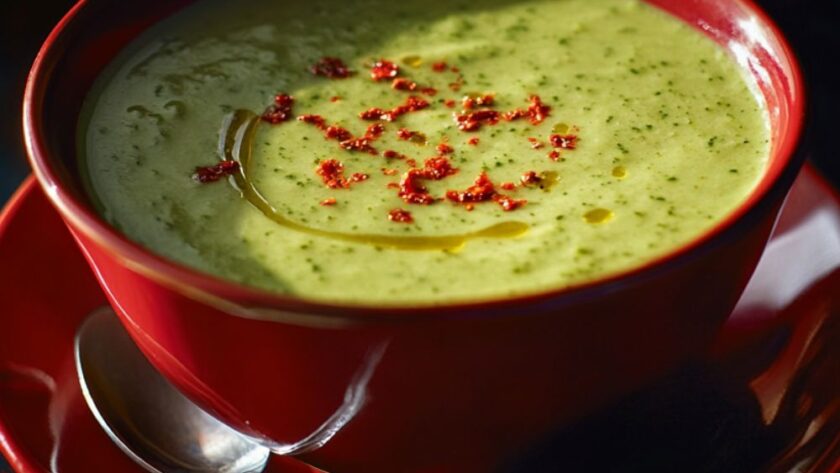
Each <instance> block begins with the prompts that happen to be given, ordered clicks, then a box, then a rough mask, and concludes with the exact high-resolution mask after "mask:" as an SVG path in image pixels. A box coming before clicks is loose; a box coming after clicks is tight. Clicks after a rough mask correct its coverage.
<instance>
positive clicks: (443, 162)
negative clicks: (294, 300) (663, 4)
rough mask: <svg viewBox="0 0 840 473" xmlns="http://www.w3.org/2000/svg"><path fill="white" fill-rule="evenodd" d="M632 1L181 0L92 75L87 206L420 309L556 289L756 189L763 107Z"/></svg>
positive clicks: (302, 285)
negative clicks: (186, 3) (183, 1)
mask: <svg viewBox="0 0 840 473" xmlns="http://www.w3.org/2000/svg"><path fill="white" fill-rule="evenodd" d="M752 89H753V88H752V86H751V85H750V82H749V81H748V79H747V78H746V77H745V76H744V75H743V74H742V72H741V69H740V68H739V67H738V65H737V64H736V63H735V62H734V60H733V59H732V57H730V56H729V55H728V53H727V52H726V51H724V50H723V49H722V48H720V47H719V46H718V45H716V44H715V43H713V42H712V41H711V40H710V39H708V38H706V37H705V36H703V35H702V34H700V33H699V32H697V31H695V30H694V29H692V28H691V27H689V26H687V25H684V24H683V23H681V22H679V21H678V20H676V19H674V18H671V17H669V16H668V15H666V14H665V13H663V12H660V11H659V10H656V9H655V8H653V7H650V6H647V5H645V4H643V3H641V2H639V1H635V0H599V1H591V0H530V1H515V0H481V1H473V0H457V1H445V2H444V1H439V2H430V1H428V0H402V1H399V2H393V1H390V0H360V1H354V2H345V1H336V0H308V1H297V0H295V1H284V2H270V1H264V0H263V1H257V0H245V1H239V2H236V3H235V5H234V4H233V3H231V2H223V1H215V0H203V1H199V2H197V3H196V4H194V5H192V6H190V7H188V8H186V9H185V10H182V11H181V12H179V13H178V14H176V15H175V16H173V17H172V18H170V19H168V20H166V21H164V22H162V23H160V24H158V25H156V26H155V27H153V28H152V29H150V30H149V31H147V32H146V33H144V34H143V35H142V36H141V37H139V38H138V39H137V40H136V41H135V42H134V43H132V45H131V46H130V47H129V48H127V49H126V50H125V51H124V52H123V53H122V54H121V55H120V56H119V57H118V58H117V59H116V60H115V61H114V62H113V64H111V65H110V66H109V68H108V69H107V70H106V71H105V72H104V73H103V75H102V77H101V78H100V79H99V81H98V82H97V84H96V86H95V87H94V89H93V91H92V92H91V94H90V96H89V97H88V100H87V102H86V105H85V111H84V113H83V116H82V119H81V122H80V125H79V134H80V143H81V145H80V146H81V150H80V151H81V153H80V154H81V156H82V160H81V162H80V165H81V168H82V173H83V175H84V176H85V178H86V179H87V185H88V187H89V191H90V193H91V194H92V196H93V198H94V200H95V201H96V203H97V205H98V206H99V209H100V211H101V213H102V215H103V216H104V217H105V218H106V219H107V220H108V221H109V222H111V223H112V224H113V225H115V226H116V227H117V228H118V229H120V230H121V231H122V232H124V233H125V234H126V235H127V236H128V237H130V238H131V239H133V240H135V241H137V242H138V243H140V244H142V245H144V246H145V247H148V248H149V249H151V250H152V251H154V252H157V253H159V254H161V255H163V256H165V257H168V258H170V259H172V260H175V261H178V262H181V263H184V264H186V265H189V266H191V267H194V268H197V269H199V270H203V271H206V272H209V273H212V274H216V275H218V276H221V277H224V278H227V279H229V280H233V281H237V282H241V283H244V284H247V285H252V286H256V287H259V288H263V289H268V290H271V291H276V292H280V293H286V294H292V295H295V296H299V297H303V298H309V299H318V300H329V301H337V302H342V301H349V302H365V303H379V304H441V303H447V302H452V301H464V300H480V299H487V298H496V297H504V296H507V295H511V294H527V293H534V292H539V291H545V290H548V289H555V288H561V287H564V286H568V285H571V284H575V283H581V282H585V281H589V280H593V279H596V278H600V277H603V276H606V275H609V274H613V273H616V272H620V271H622V270H627V269H630V268H633V267H636V266H639V265H641V264H644V263H645V262H647V261H650V260H651V259H654V258H656V257H657V256H660V255H662V254H664V253H667V252H668V251H671V250H673V249H674V248H675V247H677V246H679V245H682V244H685V243H686V242H688V241H690V240H692V239H693V238H696V237H697V236H698V235H700V234H701V233H702V232H703V231H704V230H707V229H708V228H710V227H711V226H713V225H714V224H715V223H716V222H718V221H720V220H721V219H722V218H724V217H725V216H726V215H727V214H728V213H729V212H731V211H732V210H734V208H735V207H736V206H738V204H739V203H741V202H742V201H743V200H744V199H745V198H746V196H747V195H748V194H749V193H750V191H751V190H752V189H753V188H754V186H755V185H756V184H757V182H758V180H759V179H760V176H761V174H762V172H763V170H764V168H765V165H766V161H767V156H768V152H769V151H768V150H769V144H768V143H769V129H768V120H767V116H766V111H765V110H764V108H763V105H762V103H761V102H760V101H759V99H758V98H757V96H756V94H755V93H753V90H752Z"/></svg>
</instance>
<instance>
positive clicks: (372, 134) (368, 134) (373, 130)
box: [365, 123, 385, 140]
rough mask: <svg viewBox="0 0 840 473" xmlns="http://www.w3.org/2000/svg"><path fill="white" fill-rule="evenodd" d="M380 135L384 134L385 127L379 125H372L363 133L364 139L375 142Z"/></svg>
mask: <svg viewBox="0 0 840 473" xmlns="http://www.w3.org/2000/svg"><path fill="white" fill-rule="evenodd" d="M382 133H385V125H383V124H381V123H374V124H373V125H370V126H369V127H367V130H366V131H365V138H368V139H370V140H375V139H377V138H379V137H380V136H382Z"/></svg>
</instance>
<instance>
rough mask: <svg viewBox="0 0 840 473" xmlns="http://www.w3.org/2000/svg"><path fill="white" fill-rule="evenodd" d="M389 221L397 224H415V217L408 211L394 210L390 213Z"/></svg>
mask: <svg viewBox="0 0 840 473" xmlns="http://www.w3.org/2000/svg"><path fill="white" fill-rule="evenodd" d="M388 220H390V221H392V222H397V223H412V222H414V217H412V215H411V212H409V211H408V210H403V209H394V210H392V211H390V212H388Z"/></svg>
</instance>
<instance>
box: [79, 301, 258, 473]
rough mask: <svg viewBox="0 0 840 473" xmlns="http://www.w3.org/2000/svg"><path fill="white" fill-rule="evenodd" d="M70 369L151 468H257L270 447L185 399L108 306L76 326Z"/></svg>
mask: <svg viewBox="0 0 840 473" xmlns="http://www.w3.org/2000/svg"><path fill="white" fill-rule="evenodd" d="M75 355H76V356H75V357H76V370H77V372H78V375H79V383H80V385H81V387H82V393H83V394H84V397H85V400H86V401H87V404H88V406H89V407H90V410H91V411H92V412H93V415H94V417H96V420H97V421H98V422H99V424H100V425H101V426H102V428H103V429H104V430H105V432H106V433H107V434H108V436H109V437H111V440H113V441H114V443H116V444H117V446H118V447H120V449H122V450H123V452H125V453H126V454H127V455H128V456H129V457H131V458H132V459H133V460H134V461H136V462H137V463H138V464H140V465H141V466H143V467H144V468H145V469H146V470H148V471H150V472H154V473H176V472H177V473H182V472H183V473H187V472H221V473H259V472H261V471H262V470H263V469H264V468H265V465H266V463H267V462H268V458H269V454H270V452H269V450H268V448H265V447H263V446H261V445H258V444H256V443H255V442H254V441H253V440H251V439H249V438H247V437H245V436H243V435H242V434H240V433H238V432H236V431H234V430H232V429H231V428H230V427H228V426H227V425H225V424H223V423H222V422H221V421H219V420H217V419H216V418H214V417H213V416H211V415H210V414H208V413H207V412H206V411H204V410H202V409H201V408H199V407H198V406H196V405H195V404H193V402H192V401H190V400H189V399H187V398H186V397H185V396H184V395H183V394H181V393H180V392H179V391H178V390H177V389H175V387H173V386H172V385H171V384H170V383H169V382H168V381H166V380H165V379H164V378H163V376H161V375H160V374H159V373H158V372H157V371H156V370H155V369H154V368H153V367H152V365H151V364H150V363H149V362H148V361H147V360H146V358H145V357H144V356H143V354H142V353H141V352H140V350H139V349H138V348H137V346H136V345H135V344H134V342H133V341H132V340H131V338H130V337H129V336H128V333H127V332H126V331H125V329H124V328H123V327H122V325H121V324H120V321H119V320H118V319H117V317H116V315H115V314H114V313H113V312H112V311H111V309H110V308H102V309H98V310H96V311H94V312H93V313H92V314H91V315H90V317H89V318H88V319H87V320H86V321H85V322H84V323H83V324H82V326H81V327H80V328H79V331H78V333H77V334H76V345H75Z"/></svg>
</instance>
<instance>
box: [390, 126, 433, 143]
mask: <svg viewBox="0 0 840 473" xmlns="http://www.w3.org/2000/svg"><path fill="white" fill-rule="evenodd" d="M397 138H399V139H401V140H403V141H411V142H412V143H417V144H422V145H424V144H426V135H424V134H423V133H420V132H419V131H411V130H409V129H408V128H400V129H399V130H398V131H397Z"/></svg>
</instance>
